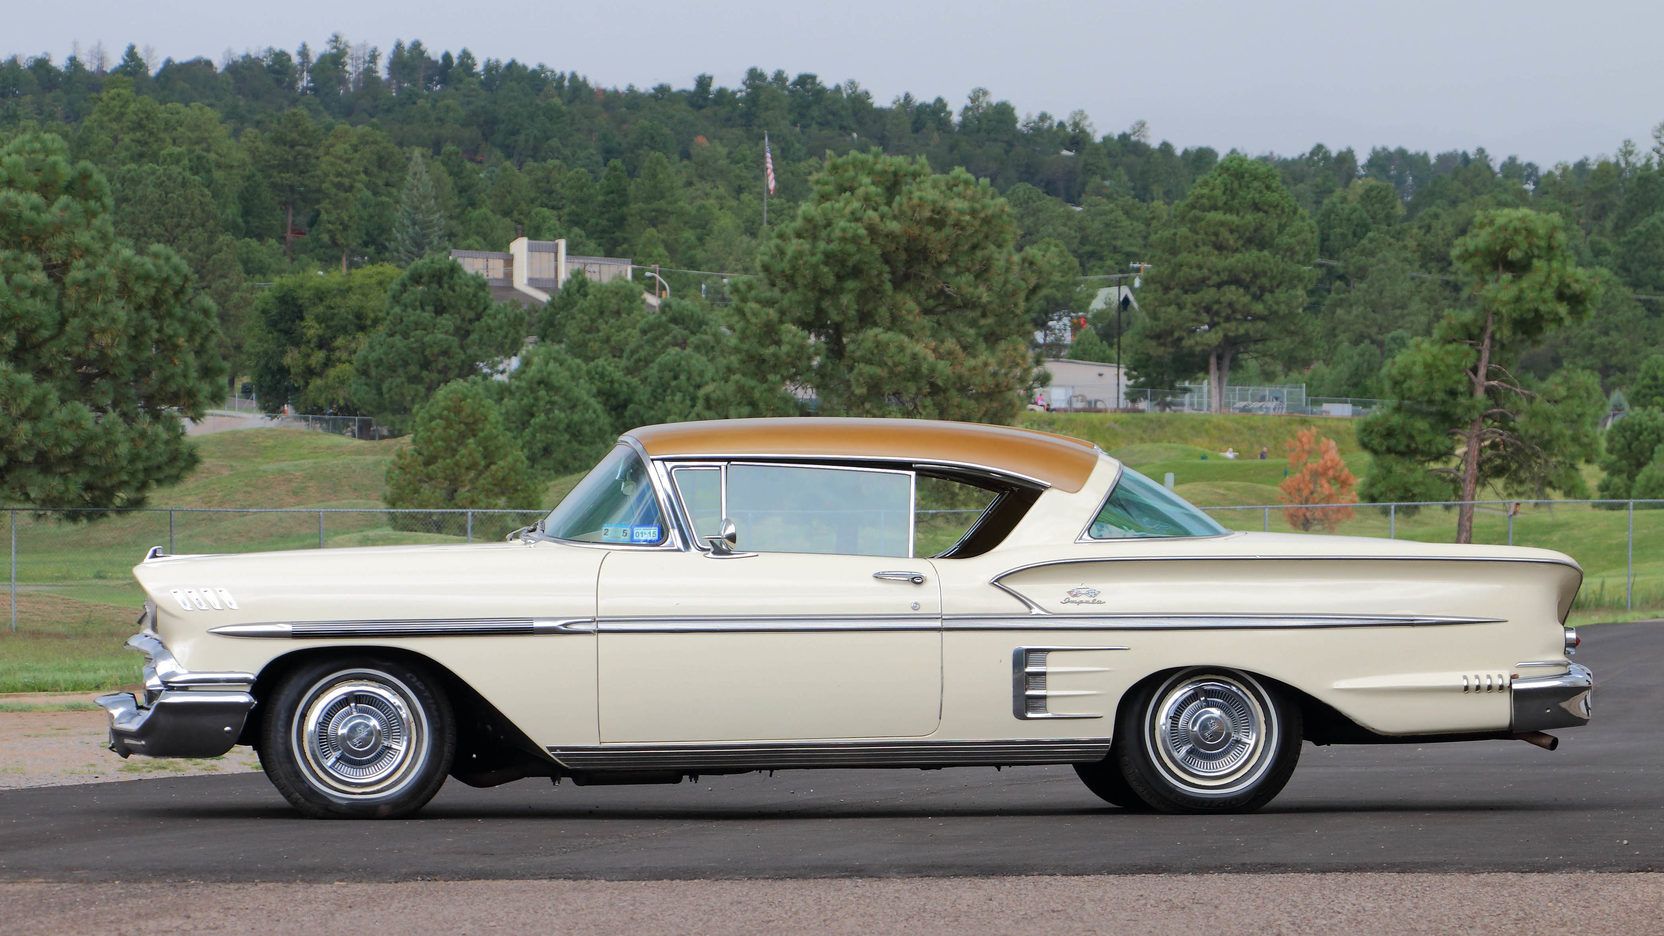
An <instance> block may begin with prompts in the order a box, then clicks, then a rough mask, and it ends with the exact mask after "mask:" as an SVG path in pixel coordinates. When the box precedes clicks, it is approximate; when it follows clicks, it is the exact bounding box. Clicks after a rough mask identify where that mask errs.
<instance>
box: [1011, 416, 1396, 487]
mask: <svg viewBox="0 0 1664 936" xmlns="http://www.w3.org/2000/svg"><path fill="white" fill-rule="evenodd" d="M1022 424H1023V425H1025V426H1030V427H1033V428H1035V429H1044V430H1046V431H1048V432H1057V433H1061V434H1063V435H1070V436H1075V437H1077V438H1081V439H1086V440H1088V441H1090V442H1094V443H1096V444H1097V445H1098V447H1099V448H1101V449H1103V450H1104V451H1106V452H1108V453H1109V454H1111V455H1113V456H1115V457H1116V458H1119V459H1121V460H1122V461H1124V462H1126V463H1127V464H1128V465H1131V466H1132V467H1134V468H1136V469H1138V470H1139V471H1141V472H1143V473H1144V474H1147V475H1149V476H1150V477H1152V478H1155V479H1156V480H1157V481H1161V480H1163V479H1164V478H1165V476H1166V474H1167V473H1168V472H1172V473H1173V484H1174V490H1175V491H1177V492H1178V493H1179V494H1180V495H1181V496H1183V497H1184V498H1186V499H1187V500H1189V501H1191V502H1192V503H1194V504H1198V505H1200V506H1204V507H1213V506H1227V505H1236V504H1275V503H1278V502H1279V498H1278V493H1277V485H1278V484H1280V483H1282V480H1283V478H1284V476H1285V469H1286V468H1287V467H1288V449H1287V443H1288V442H1289V441H1290V440H1292V439H1293V438H1294V435H1295V433H1297V432H1299V431H1300V430H1302V429H1306V428H1316V429H1317V431H1318V432H1319V433H1321V434H1322V435H1324V436H1327V437H1329V438H1331V439H1334V440H1335V445H1336V446H1337V447H1339V449H1340V453H1341V456H1342V457H1343V458H1345V459H1346V464H1347V467H1349V468H1351V469H1352V473H1353V474H1355V475H1357V476H1358V477H1359V478H1360V479H1361V478H1362V477H1363V476H1364V473H1365V471H1367V470H1368V467H1369V456H1368V455H1367V454H1366V453H1365V452H1364V451H1363V449H1361V448H1359V447H1358V438H1357V424H1356V423H1355V422H1354V421H1352V420H1350V419H1325V418H1321V417H1302V416H1259V415H1218V414H1212V413H1108V414H1104V413H1028V414H1026V415H1025V416H1024V418H1023V420H1022ZM1262 447H1263V448H1266V449H1268V450H1269V451H1268V452H1267V453H1266V458H1265V460H1264V461H1261V460H1260V459H1259V458H1258V457H1257V455H1258V454H1259V450H1260V449H1261V448H1262ZM1226 449H1235V450H1236V451H1237V452H1238V453H1239V456H1240V457H1238V458H1237V459H1234V460H1232V459H1227V458H1225V457H1223V455H1222V453H1223V452H1224V451H1225V450H1226Z"/></svg>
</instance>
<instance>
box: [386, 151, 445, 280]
mask: <svg viewBox="0 0 1664 936" xmlns="http://www.w3.org/2000/svg"><path fill="white" fill-rule="evenodd" d="M446 243H447V242H446V240H445V210H444V209H443V208H441V207H440V205H439V193H438V190H437V189H435V188H434V184H433V176H432V174H430V173H429V172H428V161H427V160H426V159H425V158H423V156H422V153H421V151H420V150H418V151H416V152H413V153H411V154H410V167H409V168H408V169H406V170H405V176H404V192H403V194H402V195H400V197H399V215H398V218H397V219H396V220H395V221H394V223H393V256H395V257H397V258H398V259H399V261H400V262H401V263H404V264H407V265H408V264H411V263H415V262H416V261H417V260H420V259H422V258H423V257H426V256H428V255H429V254H434V253H439V252H440V251H442V250H444V249H445V245H446Z"/></svg>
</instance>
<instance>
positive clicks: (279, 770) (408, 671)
mask: <svg viewBox="0 0 1664 936" xmlns="http://www.w3.org/2000/svg"><path fill="white" fill-rule="evenodd" d="M265 701H266V712H265V717H264V718H263V720H262V722H261V727H260V765H261V766H262V767H263V768H265V771H266V776H267V777H269V778H270V779H271V781H272V784H273V785H274V786H276V787H277V789H278V791H279V792H281V793H282V794H283V796H284V798H285V799H287V800H288V801H289V802H290V803H291V804H293V805H294V806H295V808H296V809H299V810H300V811H301V812H303V813H306V814H307V815H309V816H313V817H317V818H396V817H399V816H407V815H409V814H411V813H413V812H415V811H416V810H418V809H420V808H422V806H424V805H426V804H427V802H428V800H430V799H432V798H433V796H434V794H435V793H437V792H439V787H440V786H441V785H442V784H443V783H444V782H445V776H446V774H448V773H449V772H450V769H451V760H452V758H453V757H454V755H455V751H456V728H455V725H454V723H453V719H452V715H451V706H450V703H449V701H448V700H447V699H446V697H445V695H444V693H443V691H441V689H440V688H439V686H438V685H437V683H436V682H435V681H434V680H433V679H432V677H430V676H429V675H428V674H427V673H426V672H424V671H422V670H421V669H419V668H418V667H415V666H411V665H409V664H406V663H403V662H401V661H399V660H397V659H390V658H381V657H375V656H363V657H353V658H344V659H341V658H338V659H325V660H316V661H313V662H311V663H307V664H304V665H302V666H300V667H299V668H298V669H296V670H294V671H293V672H291V673H289V674H288V675H286V676H285V677H284V678H283V680H282V681H281V682H280V683H279V684H278V685H277V687H276V689H275V691H274V692H272V694H271V696H270V698H269V699H267V700H265Z"/></svg>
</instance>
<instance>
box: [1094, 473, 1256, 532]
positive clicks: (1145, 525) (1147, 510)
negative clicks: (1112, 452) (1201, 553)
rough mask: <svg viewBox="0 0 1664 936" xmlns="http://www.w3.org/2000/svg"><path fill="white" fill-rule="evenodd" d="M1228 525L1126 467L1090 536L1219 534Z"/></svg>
mask: <svg viewBox="0 0 1664 936" xmlns="http://www.w3.org/2000/svg"><path fill="white" fill-rule="evenodd" d="M1224 532H1225V528H1224V527H1222V526H1220V525H1219V524H1218V523H1215V522H1214V520H1213V518H1212V517H1210V516H1208V515H1207V514H1205V513H1202V512H1201V511H1200V510H1197V509H1196V508H1195V507H1192V506H1191V505H1190V504H1188V503H1186V502H1185V501H1184V500H1183V499H1182V498H1180V497H1179V496H1178V495H1177V494H1174V493H1173V492H1172V491H1169V490H1167V489H1166V488H1164V487H1162V486H1161V485H1159V484H1157V483H1155V482H1154V481H1151V480H1150V479H1149V478H1146V477H1144V476H1143V475H1141V474H1139V473H1138V472H1136V471H1134V470H1132V469H1131V468H1128V467H1126V466H1122V468H1121V477H1120V478H1118V479H1117V480H1116V482H1115V490H1113V491H1111V492H1110V493H1109V497H1108V498H1106V499H1105V500H1104V505H1103V507H1102V508H1101V509H1099V511H1098V516H1097V518H1096V519H1094V520H1093V521H1092V526H1091V527H1089V528H1088V529H1087V531H1086V535H1087V536H1089V537H1091V538H1092V539H1095V540H1112V539H1133V538H1138V537H1148V536H1218V535H1220V534H1222V533H1224Z"/></svg>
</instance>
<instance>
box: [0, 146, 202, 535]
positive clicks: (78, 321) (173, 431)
mask: <svg viewBox="0 0 1664 936" xmlns="http://www.w3.org/2000/svg"><path fill="white" fill-rule="evenodd" d="M218 344H219V334H218V329H217V328H216V323H215V311H214V306H213V303H212V302H210V301H209V300H208V299H207V298H206V297H204V296H202V295H201V294H200V293H199V292H198V291H197V290H196V289H195V287H194V284H193V282H192V278H191V274H190V270H189V268H188V267H187V266H186V265H185V263H184V261H182V260H181V259H180V258H179V256H178V255H177V254H175V253H174V252H173V251H172V250H170V249H168V248H166V247H161V246H152V247H150V248H149V249H148V250H146V251H145V252H143V253H138V252H135V251H134V250H133V248H132V247H131V246H129V245H128V244H127V243H126V242H125V241H122V240H121V239H119V238H117V237H116V234H115V229H114V227H113V225H112V206H111V200H110V188H109V185H108V184H107V183H106V182H105V180H104V176H103V175H102V174H101V173H100V172H99V171H98V170H97V169H95V168H94V167H93V166H92V165H91V164H90V163H86V162H80V163H72V162H70V159H69V148H68V147H67V146H66V145H65V144H64V142H63V140H61V139H59V138H58V137H55V136H50V135H39V134H23V135H21V136H19V137H17V138H15V139H13V140H12V141H11V142H10V143H8V144H6V145H5V146H4V147H3V148H0V502H7V503H13V504H32V505H37V506H41V507H110V506H136V505H138V504H141V503H143V502H144V498H145V495H146V494H147V493H148V492H149V490H150V489H151V488H152V487H153V486H155V485H158V484H170V483H173V482H175V481H178V480H180V479H181V478H183V477H184V476H185V475H186V474H187V473H188V472H189V471H190V469H191V468H192V467H193V466H194V465H195V464H196V453H195V451H194V450H193V449H192V448H191V446H190V444H189V443H188V442H187V441H186V439H185V426H184V420H185V419H186V418H200V417H201V416H202V414H203V411H204V410H205V409H206V408H207V406H208V404H209V403H210V402H211V401H212V400H214V398H215V397H216V395H217V394H218V393H219V392H220V390H221V382H222V380H223V379H224V364H223V363H222V362H221V359H220V355H219V353H218Z"/></svg>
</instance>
